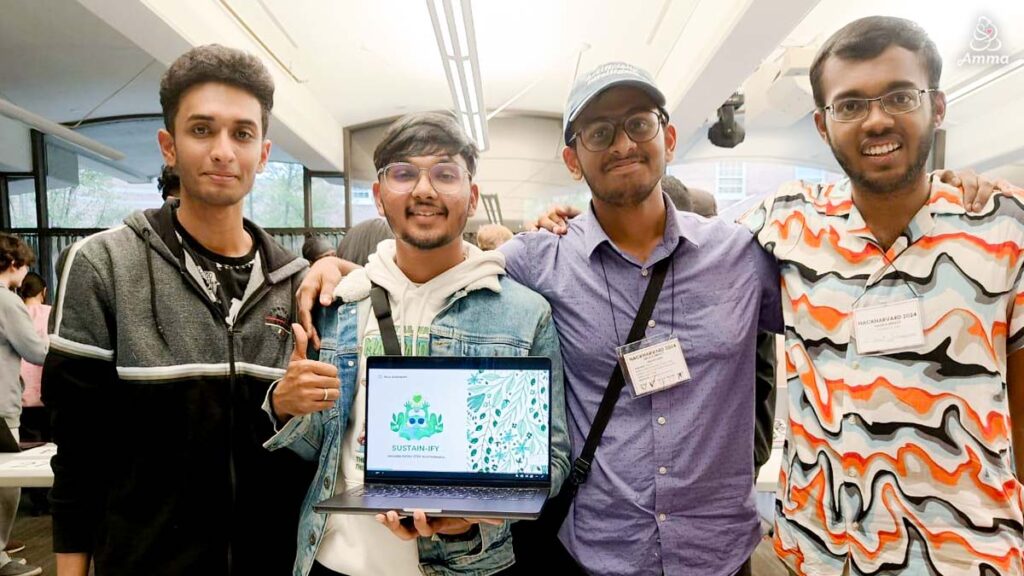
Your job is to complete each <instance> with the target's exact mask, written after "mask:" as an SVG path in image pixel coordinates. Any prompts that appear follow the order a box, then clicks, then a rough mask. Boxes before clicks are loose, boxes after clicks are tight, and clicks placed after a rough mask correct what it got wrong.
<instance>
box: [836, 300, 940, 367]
mask: <svg viewBox="0 0 1024 576" xmlns="http://www.w3.org/2000/svg"><path fill="white" fill-rule="evenodd" d="M853 328H854V336H855V337H856V339H857V353H858V354H860V355H861V356H870V355H872V354H885V353H891V352H903V351H906V350H913V349H915V348H918V347H920V346H923V345H924V312H923V308H922V306H921V299H920V298H911V299H910V300H902V301H900V302H893V303H891V304H882V305H879V306H868V307H865V308H856V309H854V311H853Z"/></svg>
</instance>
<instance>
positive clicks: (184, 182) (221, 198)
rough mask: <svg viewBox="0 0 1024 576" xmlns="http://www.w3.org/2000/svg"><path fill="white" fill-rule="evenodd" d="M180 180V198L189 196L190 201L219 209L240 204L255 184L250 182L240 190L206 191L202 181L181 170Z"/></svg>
mask: <svg viewBox="0 0 1024 576" xmlns="http://www.w3.org/2000/svg"><path fill="white" fill-rule="evenodd" d="M178 178H179V180H180V181H181V188H180V192H179V195H180V196H187V197H188V198H189V200H192V201H193V202H199V203H201V204H204V205H206V206H217V207H224V206H234V205H235V204H238V203H239V202H241V201H242V200H244V199H245V197H246V196H247V195H248V194H249V192H250V191H251V190H252V184H253V183H252V182H250V183H249V184H248V185H247V186H246V185H240V189H239V190H229V189H227V190H205V189H204V188H203V183H202V182H201V181H200V179H199V178H198V177H196V176H195V175H194V174H193V173H192V172H190V171H188V170H180V171H179V173H178Z"/></svg>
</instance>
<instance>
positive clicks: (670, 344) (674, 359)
mask: <svg viewBox="0 0 1024 576" xmlns="http://www.w3.org/2000/svg"><path fill="white" fill-rule="evenodd" d="M615 352H616V355H617V356H618V360H619V366H620V367H621V368H622V376H623V378H624V379H625V381H626V383H627V384H629V393H630V395H631V396H632V397H633V398H642V397H644V396H648V395H650V394H654V393H656V392H661V391H662V390H668V389H670V388H675V387H676V386H679V385H680V384H684V383H686V382H689V381H690V369H689V367H688V366H687V365H686V357H685V356H684V355H683V347H682V345H680V343H679V338H677V337H676V336H675V335H673V334H655V335H653V336H648V337H647V338H644V339H643V340H638V341H636V342H632V343H630V344H625V345H623V346H619V347H617V348H616V349H615Z"/></svg>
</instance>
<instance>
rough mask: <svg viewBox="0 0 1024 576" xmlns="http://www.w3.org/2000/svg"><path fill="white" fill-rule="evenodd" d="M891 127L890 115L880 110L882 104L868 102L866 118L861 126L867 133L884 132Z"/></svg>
mask: <svg viewBox="0 0 1024 576" xmlns="http://www.w3.org/2000/svg"><path fill="white" fill-rule="evenodd" d="M892 125H893V118H892V115H891V114H889V113H888V112H886V111H885V110H883V109H882V102H881V101H879V100H874V101H872V102H868V116H867V118H865V119H864V121H863V123H862V124H861V126H862V127H863V128H864V130H865V131H867V132H869V133H879V132H883V131H885V130H886V129H887V128H890V127H891V126H892Z"/></svg>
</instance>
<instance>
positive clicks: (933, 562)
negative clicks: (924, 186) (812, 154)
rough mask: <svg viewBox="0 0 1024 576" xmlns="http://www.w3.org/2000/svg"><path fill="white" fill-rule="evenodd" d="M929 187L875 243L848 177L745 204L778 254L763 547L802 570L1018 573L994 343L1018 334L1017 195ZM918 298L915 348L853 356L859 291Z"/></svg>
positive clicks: (868, 299)
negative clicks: (775, 398)
mask: <svg viewBox="0 0 1024 576" xmlns="http://www.w3.org/2000/svg"><path fill="white" fill-rule="evenodd" d="M1021 200H1022V199H1021V198H1015V197H1010V196H1005V195H996V196H994V197H993V198H992V199H991V200H990V201H989V203H988V205H987V206H986V207H985V209H984V210H983V211H982V213H980V214H977V215H974V214H967V213H965V211H964V208H963V205H962V202H961V194H960V192H959V191H958V190H957V189H955V188H951V187H948V186H946V185H943V184H939V183H937V182H936V183H933V184H932V187H931V191H930V197H929V199H928V201H927V203H926V204H925V206H924V207H922V208H921V210H920V211H918V212H917V214H916V215H915V216H914V217H913V219H912V220H911V222H910V224H909V226H908V227H907V229H906V230H905V231H904V232H903V234H902V235H901V236H900V237H898V238H897V239H896V241H895V242H894V243H893V245H892V246H891V247H890V248H889V250H888V251H887V252H883V250H882V249H881V248H880V247H879V246H878V244H877V243H876V240H875V238H874V236H873V235H872V233H871V231H870V230H869V228H868V226H867V225H866V223H865V221H864V218H863V217H862V216H861V214H860V212H859V211H858V210H857V208H856V207H855V206H854V203H853V199H852V189H851V185H850V182H849V181H848V180H843V181H841V182H839V183H837V184H835V185H827V186H808V185H803V184H801V183H799V182H798V183H794V184H790V185H786V186H783V187H782V189H781V190H780V191H779V192H778V193H777V194H776V195H775V196H774V197H770V198H768V199H767V200H766V201H765V202H764V203H763V204H762V205H761V206H759V207H758V208H756V209H754V210H753V211H752V212H750V213H749V214H747V215H746V216H745V217H744V223H745V224H746V225H747V226H748V227H749V228H751V229H752V230H753V231H754V232H755V233H756V234H757V237H758V241H759V242H760V244H761V245H762V246H763V247H764V248H765V249H766V250H767V251H769V252H770V253H772V254H774V255H775V257H776V258H777V260H778V262H779V267H780V271H781V279H782V289H783V297H782V302H783V314H784V317H785V323H786V359H787V368H788V402H789V418H790V421H789V433H788V437H787V440H786V444H785V447H784V449H783V460H782V461H783V464H782V470H781V473H780V481H779V488H778V492H777V499H776V530H775V549H776V551H777V552H778V554H779V556H780V557H781V558H782V559H783V560H784V561H786V563H787V564H788V565H789V566H790V568H792V569H793V570H794V571H796V572H797V573H799V574H811V575H832V574H840V573H842V572H843V569H844V565H845V564H846V563H847V561H848V560H849V562H850V573H851V574H893V573H903V574H945V575H951V574H958V575H959V574H1022V573H1024V565H1022V549H1024V535H1022V513H1021V500H1020V496H1021V486H1020V483H1019V482H1018V481H1017V479H1016V477H1015V475H1014V467H1013V464H1012V451H1011V434H1010V422H1009V419H1010V414H1009V404H1008V401H1007V385H1006V365H1007V362H1006V359H1007V356H1008V355H1009V354H1012V353H1014V352H1016V351H1017V350H1020V349H1021V348H1022V347H1024V284H1022V280H1021V273H1022V265H1021V264H1022V259H1021V251H1022V249H1024V207H1022V204H1021ZM915 297H920V301H921V303H922V318H923V329H924V340H925V344H924V345H923V346H919V347H915V348H913V349H910V350H903V351H898V352H889V353H882V354H879V355H870V356H866V355H860V354H858V347H857V342H856V339H855V337H854V336H853V335H852V332H853V330H852V324H853V312H854V309H855V308H856V309H860V308H861V307H868V306H875V305H880V304H891V303H894V302H898V301H906V300H910V299H913V298H915Z"/></svg>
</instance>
